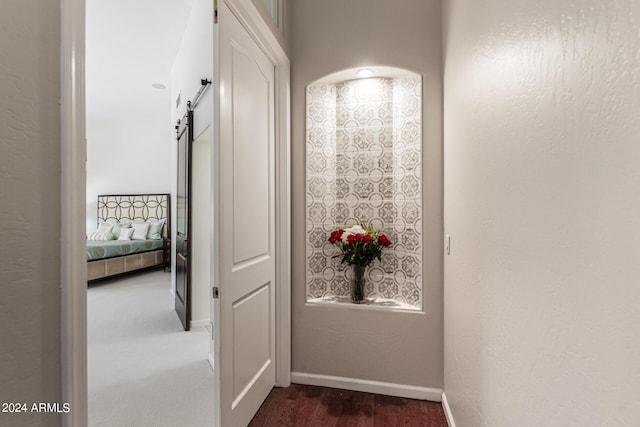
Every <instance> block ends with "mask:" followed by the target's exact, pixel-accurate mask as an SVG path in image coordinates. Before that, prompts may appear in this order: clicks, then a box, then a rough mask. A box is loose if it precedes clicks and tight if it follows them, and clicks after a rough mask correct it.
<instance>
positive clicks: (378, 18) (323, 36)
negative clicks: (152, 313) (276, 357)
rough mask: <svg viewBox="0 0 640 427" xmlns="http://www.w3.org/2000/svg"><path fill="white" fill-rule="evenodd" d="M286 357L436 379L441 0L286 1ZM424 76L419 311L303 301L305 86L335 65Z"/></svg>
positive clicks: (304, 365) (327, 371) (297, 364)
mask: <svg viewBox="0 0 640 427" xmlns="http://www.w3.org/2000/svg"><path fill="white" fill-rule="evenodd" d="M291 3H292V5H291V8H292V19H291V24H292V25H291V28H292V31H291V52H292V53H291V78H292V87H291V91H292V95H291V96H292V100H291V109H292V117H291V123H292V129H291V138H292V144H291V145H292V148H291V150H292V151H291V157H292V160H291V161H292V182H291V185H292V286H291V287H292V365H293V370H294V371H296V372H301V373H307V374H317V375H325V376H339V377H347V378H356V379H363V380H374V381H381V382H387V383H395V384H402V385H415V386H421V387H426V388H433V389H438V388H441V387H442V128H441V126H442V115H441V114H442V80H441V77H442V61H441V39H440V35H441V29H440V21H441V9H440V2H439V1H437V0H433V1H432V0H429V1H423V0H403V1H402V2H393V4H391V3H390V2H388V1H383V0H375V1H371V0H349V1H346V2H345V1H340V0H330V1H321V2H320V1H316V0H296V1H295V2H291ZM365 65H369V66H371V65H386V66H394V67H400V68H403V69H407V70H410V71H413V72H416V73H418V74H420V75H422V76H423V105H422V114H423V115H422V124H423V132H422V135H423V152H422V155H423V157H422V165H423V169H422V173H423V175H422V176H423V203H424V205H423V206H424V211H423V212H424V217H423V218H424V220H423V238H424V240H423V257H422V262H423V271H424V275H423V280H422V284H421V285H422V287H423V301H424V313H407V312H404V313H398V312H391V311H375V310H367V309H362V310H355V309H350V308H335V307H326V306H309V305H306V304H305V302H306V292H305V254H306V251H305V248H306V244H307V242H306V237H305V211H306V205H305V169H304V168H305V149H304V147H305V88H306V86H307V85H308V84H310V83H312V82H314V81H315V80H317V79H319V78H321V77H324V76H326V75H328V74H331V73H334V72H336V71H340V70H344V69H347V68H352V67H359V66H365Z"/></svg>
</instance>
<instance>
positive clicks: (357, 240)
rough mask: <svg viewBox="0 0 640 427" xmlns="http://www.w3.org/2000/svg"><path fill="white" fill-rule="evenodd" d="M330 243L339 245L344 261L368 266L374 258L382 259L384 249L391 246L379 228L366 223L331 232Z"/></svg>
mask: <svg viewBox="0 0 640 427" xmlns="http://www.w3.org/2000/svg"><path fill="white" fill-rule="evenodd" d="M329 243H331V244H334V245H337V246H338V247H339V248H340V249H341V251H342V255H336V257H339V256H342V261H341V262H342V263H347V264H349V265H356V266H359V267H367V266H368V265H369V264H371V263H372V262H373V260H374V259H378V261H380V257H381V255H382V250H383V249H384V248H388V247H389V246H391V241H390V240H389V239H388V238H387V236H385V235H384V234H382V233H380V232H379V231H378V230H374V229H373V228H371V227H366V226H364V225H354V226H353V227H351V228H347V229H346V230H342V229H340V230H336V231H333V232H331V236H329Z"/></svg>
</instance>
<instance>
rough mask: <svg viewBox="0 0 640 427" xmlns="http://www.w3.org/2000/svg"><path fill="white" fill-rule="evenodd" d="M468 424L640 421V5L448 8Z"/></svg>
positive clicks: (448, 309)
mask: <svg viewBox="0 0 640 427" xmlns="http://www.w3.org/2000/svg"><path fill="white" fill-rule="evenodd" d="M444 4H445V5H446V7H445V12H444V24H445V32H444V34H445V109H444V114H445V121H444V123H445V232H446V233H449V234H451V236H452V245H451V246H452V252H451V256H448V257H445V258H446V259H445V392H446V396H447V399H448V401H449V403H450V407H451V410H452V412H453V416H454V418H455V421H456V424H457V426H458V427H465V426H473V427H476V426H478V427H480V426H491V427H501V426H505V427H506V426H509V427H510V426H519V427H526V426H541V425H544V426H601V425H615V426H637V425H639V423H640V401H639V400H638V396H640V381H638V378H639V377H640V363H639V361H640V340H639V339H638V338H639V337H640V310H638V307H640V287H639V286H638V285H639V283H640V263H639V262H638V255H639V254H640V199H639V198H638V190H639V189H640V144H639V143H638V141H639V140H638V135H639V134H640V114H639V112H640V33H639V32H638V25H639V24H640V3H638V2H636V1H632V0H622V1H613V0H602V1H599V2H582V1H578V2H562V1H557V0H537V1H512V0H486V1H483V2H477V1H473V0H450V1H447V2H445V3H444Z"/></svg>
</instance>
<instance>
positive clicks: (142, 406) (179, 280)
mask: <svg viewBox="0 0 640 427" xmlns="http://www.w3.org/2000/svg"><path fill="white" fill-rule="evenodd" d="M208 3H209V1H208V0H137V1H136V2H129V1H127V0H86V13H85V19H86V26H85V28H86V30H85V31H86V36H85V39H86V56H87V61H86V71H85V76H84V78H85V81H86V86H85V87H86V91H87V94H86V95H87V96H86V108H85V115H86V133H87V142H86V150H87V163H86V167H87V176H86V192H85V194H86V207H85V211H86V218H87V219H86V224H87V228H89V227H95V214H96V211H97V210H98V206H96V202H95V200H96V193H97V194H104V193H107V194H116V195H122V194H141V193H145V194H146V193H151V192H153V193H156V192H166V193H169V194H170V199H169V203H168V206H170V211H171V214H170V215H168V216H167V218H168V221H167V222H168V223H169V222H170V224H168V225H169V226H168V227H167V230H170V234H169V235H167V236H165V237H166V242H167V246H166V247H167V250H166V252H169V256H168V258H169V259H170V261H169V266H170V268H167V269H166V271H165V270H164V269H157V270H154V269H149V270H146V271H144V272H140V273H139V274H135V275H126V276H121V277H119V278H118V279H109V280H108V281H102V282H96V283H95V284H92V285H91V286H90V287H89V288H87V289H86V298H87V302H86V304H87V324H86V327H87V349H86V352H87V405H88V422H89V425H93V424H101V423H102V422H103V421H106V420H108V421H109V423H110V424H114V425H115V424H121V425H125V424H134V425H137V424H141V423H142V422H139V420H140V419H147V420H155V418H154V417H157V416H159V414H162V413H163V412H164V407H163V405H162V402H165V401H166V400H167V397H168V396H172V395H173V394H174V393H175V394H177V395H180V396H185V399H188V400H189V401H190V402H191V403H192V404H193V405H197V408H198V410H197V411H190V410H189V406H188V405H183V404H180V405H177V408H176V409H175V410H174V411H172V415H174V416H178V415H180V417H181V418H182V419H184V420H191V421H194V422H193V423H191V424H194V425H207V424H210V423H211V420H212V419H213V411H212V410H211V411H210V412H208V411H207V408H212V407H213V404H212V401H213V400H214V395H213V383H214V378H213V371H212V369H211V367H210V364H209V358H208V355H209V346H210V336H211V326H210V325H211V319H210V317H209V306H208V304H209V298H208V293H207V292H205V293H204V296H203V295H202V293H200V294H197V293H195V294H190V293H188V292H186V289H185V288H184V287H182V285H183V284H184V285H186V284H187V283H188V281H186V280H183V279H186V278H187V277H188V274H184V275H183V274H181V273H182V272H186V271H187V269H186V268H185V263H181V262H180V260H181V257H180V256H179V254H180V253H181V252H180V251H175V249H176V247H177V246H178V244H179V243H182V242H181V238H182V237H186V231H187V230H188V229H191V230H192V231H193V232H194V233H197V234H199V235H202V236H204V238H205V239H210V234H211V233H210V228H211V226H210V223H212V219H210V220H209V222H208V223H207V222H200V223H198V224H189V227H188V228H184V227H183V226H186V225H187V224H188V222H187V221H181V220H180V218H177V217H176V214H177V213H180V212H185V211H183V210H182V209H180V208H181V207H185V206H186V204H185V203H182V202H183V201H185V202H186V200H187V198H186V194H184V193H183V192H182V191H181V188H180V187H179V186H178V184H177V182H176V181H177V179H176V177H177V175H178V169H179V165H180V164H181V162H180V160H179V157H178V155H177V148H176V147H177V145H179V143H178V142H177V141H176V131H175V129H174V126H175V123H176V119H177V118H179V117H182V116H183V115H184V114H185V112H186V111H187V110H188V107H187V105H188V101H190V100H193V98H190V97H191V96H193V95H194V94H195V93H196V90H195V89H197V87H196V88H193V87H191V82H192V81H193V84H194V85H197V86H199V84H200V77H208V78H209V79H211V78H213V63H212V62H213V59H212V57H213V36H212V34H213V28H212V27H213V23H212V22H211V21H209V22H206V20H205V19H204V18H202V19H200V15H201V12H202V9H203V8H206V7H208ZM210 8H211V9H212V5H211V7H210ZM194 15H195V16H196V18H197V19H194ZM114 28H117V29H118V30H117V31H113V29H114ZM202 31H206V32H208V33H209V34H211V36H210V37H208V38H206V37H202V38H201V39H200V40H199V42H198V46H199V48H200V49H201V50H202V51H210V54H209V61H202V62H200V63H197V64H196V63H194V58H195V57H196V53H194V52H193V51H192V48H193V45H194V44H193V43H192V41H191V40H192V39H193V38H198V37H199V36H201V34H198V33H199V32H202ZM205 40H208V42H205ZM197 54H198V55H197V56H198V57H202V56H203V55H201V54H200V52H197ZM205 62H210V64H208V63H205ZM187 72H194V73H196V74H197V77H198V78H197V79H192V78H191V76H187V75H185V74H186V73H187ZM209 92H211V91H209ZM204 104H207V106H208V109H207V108H206V107H205V105H204ZM201 108H202V109H201ZM201 108H198V112H197V113H196V120H195V121H197V122H199V123H200V124H199V125H198V126H197V127H196V128H195V129H194V127H193V126H191V129H190V132H189V133H188V134H189V137H190V138H194V137H200V139H199V141H200V140H202V138H201V136H202V135H197V136H196V135H195V133H194V132H193V131H194V130H195V132H198V133H199V134H202V132H203V131H202V127H203V126H202V125H203V124H204V123H207V125H210V124H211V122H212V121H213V112H212V110H213V96H212V95H211V94H208V95H207V98H206V99H203V100H202V104H201ZM207 110H208V111H207ZM203 116H208V118H207V119H206V120H205V119H204V118H203ZM191 119H192V120H190V121H189V122H190V123H191V124H193V123H194V120H193V117H191ZM210 139H211V138H210ZM189 143H191V141H189ZM182 164H183V165H186V162H185V163H182ZM210 164H211V161H210V160H209V161H208V162H207V159H205V163H204V165H205V168H209V167H210ZM197 167H198V169H199V171H200V172H202V170H201V169H202V162H200V163H199V164H198V165H197ZM183 172H185V171H183ZM200 172H199V173H200ZM205 172H206V171H205ZM207 176H208V175H207ZM207 179H208V178H205V180H207ZM201 190H202V191H203V194H200V193H199V192H198V190H196V191H195V192H194V196H195V197H192V199H193V201H197V202H201V201H204V205H207V206H209V209H208V212H209V216H210V217H211V207H210V206H211V204H212V203H211V193H210V192H209V191H207V189H206V188H204V187H201ZM130 205H131V206H130V207H128V208H127V209H129V208H130V209H133V210H134V211H135V210H136V209H139V208H140V206H139V202H138V200H137V199H136V200H134V201H133V202H132V203H131V204H130ZM120 207H122V205H119V206H118V208H120ZM141 209H142V210H145V209H147V206H143V207H142V208H141ZM205 212H206V211H205ZM186 213H187V212H185V214H186ZM205 215H206V213H205ZM183 218H184V217H183ZM130 219H131V221H132V222H135V221H138V220H139V218H138V217H137V216H136V217H132V218H130ZM185 219H186V218H185ZM134 225H135V224H134ZM189 240H191V239H189ZM187 243H190V242H187ZM209 246H210V245H205V249H207V251H206V254H204V256H205V257H208V256H210V250H208V248H209ZM193 249H194V250H193V251H191V250H189V251H188V254H187V252H182V254H183V255H185V257H184V258H183V259H187V258H189V259H193V256H196V257H197V256H200V255H201V254H200V253H199V252H200V249H201V248H197V247H194V248H193ZM177 255H178V256H177ZM200 265H201V266H202V263H200ZM206 268H207V275H205V276H203V275H200V276H198V275H196V277H194V284H197V285H198V286H200V287H202V286H204V287H205V289H208V288H209V286H210V281H209V280H208V264H207V265H206ZM196 270H197V271H198V272H199V271H201V270H202V268H198V266H197V265H196ZM194 290H196V289H194ZM195 297H199V298H200V299H201V300H203V301H197V302H198V303H199V305H202V304H205V305H206V308H205V309H200V310H199V311H195V312H193V314H194V315H195V317H193V318H191V316H189V315H190V314H191V313H190V311H191V307H189V305H190V303H192V302H195V301H194V299H195ZM190 299H191V301H190ZM176 301H181V302H182V304H181V308H182V310H180V308H179V309H178V310H177V311H181V313H180V314H181V316H180V317H181V318H180V317H179V316H178V315H177V314H176V310H175V303H176ZM109 308H110V309H109ZM181 320H182V322H181ZM194 321H196V322H197V324H195V325H194ZM185 329H187V330H188V329H190V331H189V332H184V331H185ZM118 366H121V367H122V368H118ZM119 396H120V397H119ZM178 401H179V399H178ZM117 402H122V403H124V402H127V404H118V405H117V407H118V408H119V411H117V413H113V411H112V408H113V407H116V403H117ZM191 412H193V416H195V415H196V414H201V415H200V416H206V417H208V420H203V419H202V418H200V420H199V421H198V419H197V418H196V419H194V418H193V416H192V414H191ZM107 417H109V418H107ZM152 423H153V424H161V422H160V421H158V422H157V423H154V422H152ZM84 424H85V423H77V424H75V423H74V425H84ZM187 424H189V423H187Z"/></svg>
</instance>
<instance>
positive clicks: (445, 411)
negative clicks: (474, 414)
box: [442, 391, 456, 427]
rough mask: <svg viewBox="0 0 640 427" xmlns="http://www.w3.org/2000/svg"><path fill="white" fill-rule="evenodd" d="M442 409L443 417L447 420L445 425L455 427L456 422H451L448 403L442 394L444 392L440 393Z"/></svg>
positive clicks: (451, 415) (445, 396) (451, 416)
mask: <svg viewBox="0 0 640 427" xmlns="http://www.w3.org/2000/svg"><path fill="white" fill-rule="evenodd" d="M442 408H443V409H444V416H445V417H446V418H447V424H449V427H456V422H455V421H454V420H453V414H452V413H451V408H450V407H449V401H448V400H447V395H446V394H444V391H443V392H442Z"/></svg>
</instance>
